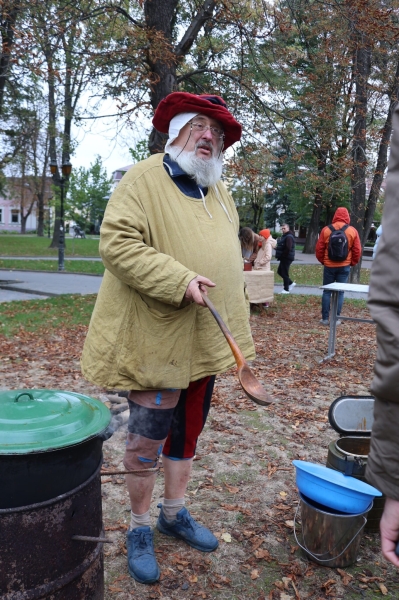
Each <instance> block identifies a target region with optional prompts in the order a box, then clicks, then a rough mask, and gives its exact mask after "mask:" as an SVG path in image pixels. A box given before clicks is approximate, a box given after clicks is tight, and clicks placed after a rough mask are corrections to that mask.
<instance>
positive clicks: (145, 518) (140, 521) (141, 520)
mask: <svg viewBox="0 0 399 600" xmlns="http://www.w3.org/2000/svg"><path fill="white" fill-rule="evenodd" d="M130 515H131V517H130V526H129V531H131V530H132V529H136V527H145V526H146V525H148V526H151V518H150V511H149V510H147V512H145V513H144V514H143V515H135V514H134V512H133V511H131V512H130Z"/></svg>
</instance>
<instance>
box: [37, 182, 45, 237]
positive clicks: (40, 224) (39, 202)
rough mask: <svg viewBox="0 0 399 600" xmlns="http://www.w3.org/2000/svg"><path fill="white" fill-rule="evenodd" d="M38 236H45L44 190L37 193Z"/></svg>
mask: <svg viewBox="0 0 399 600" xmlns="http://www.w3.org/2000/svg"><path fill="white" fill-rule="evenodd" d="M36 234H37V235H38V237H44V194H43V192H42V191H40V192H38V194H37V229H36Z"/></svg>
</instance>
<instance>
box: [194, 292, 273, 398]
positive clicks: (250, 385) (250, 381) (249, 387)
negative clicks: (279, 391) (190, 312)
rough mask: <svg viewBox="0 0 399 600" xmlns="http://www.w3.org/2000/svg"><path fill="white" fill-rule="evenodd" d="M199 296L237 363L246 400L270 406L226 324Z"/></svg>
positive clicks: (202, 294)
mask: <svg viewBox="0 0 399 600" xmlns="http://www.w3.org/2000/svg"><path fill="white" fill-rule="evenodd" d="M201 296H202V298H203V300H204V302H205V304H206V305H207V307H208V308H209V310H210V311H211V313H212V315H213V316H214V318H215V320H216V323H217V324H218V325H219V327H220V329H221V330H222V333H223V335H224V337H225V338H226V340H227V341H228V344H229V346H230V348H231V351H232V353H233V355H234V358H235V361H236V363H237V374H238V379H239V381H240V383H241V386H242V389H243V390H244V392H245V393H246V395H247V396H248V398H251V400H253V401H254V402H256V404H260V405H261V406H267V405H269V404H271V403H272V402H273V400H272V399H271V398H270V396H269V394H268V393H267V391H266V390H265V388H264V387H263V385H261V384H260V383H259V381H258V380H257V379H256V377H255V375H254V374H253V373H252V371H251V369H250V367H249V365H248V363H247V361H246V360H245V358H244V355H243V353H242V352H241V350H240V348H239V347H238V344H237V342H236V341H235V339H234V338H233V336H232V335H231V333H230V331H229V329H228V328H227V325H226V323H225V322H224V321H223V319H222V317H221V316H220V314H219V313H218V311H217V310H216V308H215V307H214V305H213V304H212V302H211V301H210V300H209V298H208V296H206V295H205V294H204V293H203V292H201Z"/></svg>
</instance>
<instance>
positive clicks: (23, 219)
mask: <svg viewBox="0 0 399 600" xmlns="http://www.w3.org/2000/svg"><path fill="white" fill-rule="evenodd" d="M28 216H29V215H22V214H21V233H22V234H24V233H26V221H27V220H28Z"/></svg>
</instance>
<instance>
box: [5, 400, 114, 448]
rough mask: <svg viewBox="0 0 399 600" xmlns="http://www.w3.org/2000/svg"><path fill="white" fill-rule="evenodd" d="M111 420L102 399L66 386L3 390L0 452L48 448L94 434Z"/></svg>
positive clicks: (83, 438)
mask: <svg viewBox="0 0 399 600" xmlns="http://www.w3.org/2000/svg"><path fill="white" fill-rule="evenodd" d="M110 420H111V413H110V411H109V410H108V408H107V407H106V406H105V405H104V404H103V403H102V402H100V401H99V400H95V399H94V398H90V397H89V396H83V395H82V394H75V393H74V392H66V391H64V390H10V391H2V392H0V454H26V453H29V452H45V451H46V450H56V449H57V448H65V447H66V446H74V445H75V444H80V443H81V442H84V441H85V440H87V439H89V438H92V437H95V436H96V435H98V434H100V433H101V432H103V431H104V429H106V427H107V425H108V424H109V422H110Z"/></svg>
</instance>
